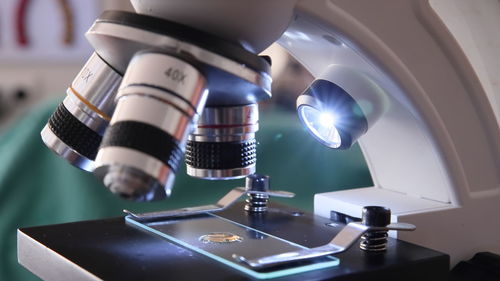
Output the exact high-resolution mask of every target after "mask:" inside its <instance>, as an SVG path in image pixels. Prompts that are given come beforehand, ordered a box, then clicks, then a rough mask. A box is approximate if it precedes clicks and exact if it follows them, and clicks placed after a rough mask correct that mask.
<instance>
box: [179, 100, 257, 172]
mask: <svg viewBox="0 0 500 281" xmlns="http://www.w3.org/2000/svg"><path fill="white" fill-rule="evenodd" d="M258 122H259V113H258V106H257V104H249V105H243V106H230V107H229V106H228V107H206V108H205V109H204V111H203V114H202V116H201V118H200V121H198V126H197V127H196V130H195V131H194V132H193V133H192V134H191V135H189V140H188V143H187V148H186V165H187V173H188V175H190V176H193V177H197V178H203V179H236V178H242V177H245V176H247V175H250V174H253V173H255V164H256V161H257V155H256V142H255V132H257V130H258V129H259V123H258Z"/></svg>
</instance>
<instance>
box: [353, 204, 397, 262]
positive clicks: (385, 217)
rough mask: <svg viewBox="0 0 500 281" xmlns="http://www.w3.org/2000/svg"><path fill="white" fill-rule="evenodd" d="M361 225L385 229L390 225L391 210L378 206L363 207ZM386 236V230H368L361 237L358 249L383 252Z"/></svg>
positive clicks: (385, 245) (385, 246) (385, 247)
mask: <svg viewBox="0 0 500 281" xmlns="http://www.w3.org/2000/svg"><path fill="white" fill-rule="evenodd" d="M361 223H362V224H364V225H367V226H380V227H385V226H387V225H389V224H390V223H391V210H390V209H389V208H385V207H380V206H367V207H364V208H363V214H362V219H361ZM387 236H388V235H387V230H377V231H374V230H369V231H367V232H366V233H365V234H363V236H361V243H360V244H359V247H360V248H361V249H362V250H364V251H368V252H382V251H385V250H386V249H387Z"/></svg>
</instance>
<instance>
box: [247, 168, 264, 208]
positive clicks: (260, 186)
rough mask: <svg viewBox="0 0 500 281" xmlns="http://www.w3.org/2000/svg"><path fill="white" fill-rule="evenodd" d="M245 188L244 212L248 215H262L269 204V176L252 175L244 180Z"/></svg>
mask: <svg viewBox="0 0 500 281" xmlns="http://www.w3.org/2000/svg"><path fill="white" fill-rule="evenodd" d="M245 188H246V190H247V191H254V192H253V193H248V198H247V199H246V200H245V202H246V204H245V211H247V212H250V213H264V212H266V211H267V202H269V195H268V194H267V192H268V191H269V176H265V175H259V174H253V175H249V176H248V177H247V178H246V182H245Z"/></svg>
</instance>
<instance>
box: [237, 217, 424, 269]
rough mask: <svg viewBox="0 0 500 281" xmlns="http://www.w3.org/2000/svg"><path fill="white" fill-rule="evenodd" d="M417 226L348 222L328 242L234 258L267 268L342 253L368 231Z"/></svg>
mask: <svg viewBox="0 0 500 281" xmlns="http://www.w3.org/2000/svg"><path fill="white" fill-rule="evenodd" d="M415 229H416V227H415V226H414V225H412V224H408V223H391V224H389V225H387V226H384V227H380V226H368V225H365V224H362V223H359V222H351V223H349V224H347V225H346V226H345V227H344V228H343V229H342V230H341V231H340V232H339V233H338V234H337V235H336V236H335V237H334V238H333V239H332V240H331V241H330V242H329V243H328V244H326V245H323V246H320V247H316V248H310V249H305V250H300V251H294V252H287V253H282V254H278V255H272V256H267V257H261V258H257V259H252V260H248V259H246V258H245V257H243V256H239V255H236V254H234V255H233V258H234V259H235V260H236V261H238V262H241V263H245V264H247V265H248V266H250V267H252V268H266V267H271V266H275V265H280V264H284V263H288V262H292V261H298V260H305V259H311V258H317V257H323V256H327V255H332V254H338V253H341V252H343V251H345V250H347V249H349V247H351V246H352V245H353V244H354V243H355V242H356V241H357V240H358V239H359V238H360V237H361V236H362V235H363V234H364V233H365V232H367V231H387V230H399V231H413V230H415Z"/></svg>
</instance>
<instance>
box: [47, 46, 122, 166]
mask: <svg viewBox="0 0 500 281" xmlns="http://www.w3.org/2000/svg"><path fill="white" fill-rule="evenodd" d="M121 78H122V77H121V75H120V74H118V73H117V72H116V71H114V70H113V69H112V68H111V67H110V66H109V65H108V64H106V62H105V61H103V60H102V59H101V58H100V57H99V56H98V55H97V54H96V53H93V54H92V55H91V56H90V58H89V60H88V61H87V62H86V64H85V65H84V67H83V68H82V70H81V71H80V72H79V73H78V75H77V76H76V78H75V79H74V80H73V82H72V84H71V85H70V86H69V87H68V90H67V91H66V92H67V96H66V98H65V99H64V101H63V102H62V104H61V105H60V107H59V108H58V110H61V109H63V108H62V107H64V112H65V113H66V115H65V116H66V117H67V118H68V119H72V120H66V119H65V120H59V121H60V122H58V124H57V127H58V130H53V129H54V126H55V124H50V121H51V120H50V119H49V123H48V124H47V125H46V126H45V127H44V128H43V130H42V132H41V137H42V140H43V142H44V143H45V145H46V146H47V147H48V148H50V149H51V150H52V151H54V152H55V153H56V154H57V155H59V156H60V157H62V158H64V159H66V160H67V161H68V162H69V163H70V164H72V165H73V166H76V167H78V168H80V169H83V170H86V171H92V170H93V169H94V159H93V158H92V157H89V156H84V155H82V153H80V152H79V151H81V150H80V148H79V147H75V146H74V144H73V145H72V144H71V141H70V140H71V138H73V137H74V138H78V137H79V136H78V135H74V136H72V135H71V134H74V130H75V128H74V126H75V125H76V126H77V127H79V128H80V129H81V130H82V129H83V130H86V129H85V128H84V127H87V128H88V129H90V130H91V131H93V132H95V134H96V136H102V135H103V134H104V130H105V129H106V127H107V126H108V124H109V121H110V119H111V117H110V116H111V115H112V114H113V110H114V98H115V95H116V91H117V89H118V86H119V84H120V82H121ZM54 114H56V113H54ZM58 114H61V112H58ZM68 114H69V115H71V116H69V115H68ZM51 118H53V117H51ZM73 118H74V119H75V120H73ZM51 126H52V128H53V129H51ZM72 126H73V127H72ZM99 138H100V137H99ZM63 139H65V140H66V142H65V141H63ZM87 150H88V149H87ZM95 153H97V147H96V148H95V151H94V152H93V153H92V154H94V155H95ZM84 154H85V153H84ZM88 154H89V153H87V155H88Z"/></svg>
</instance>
